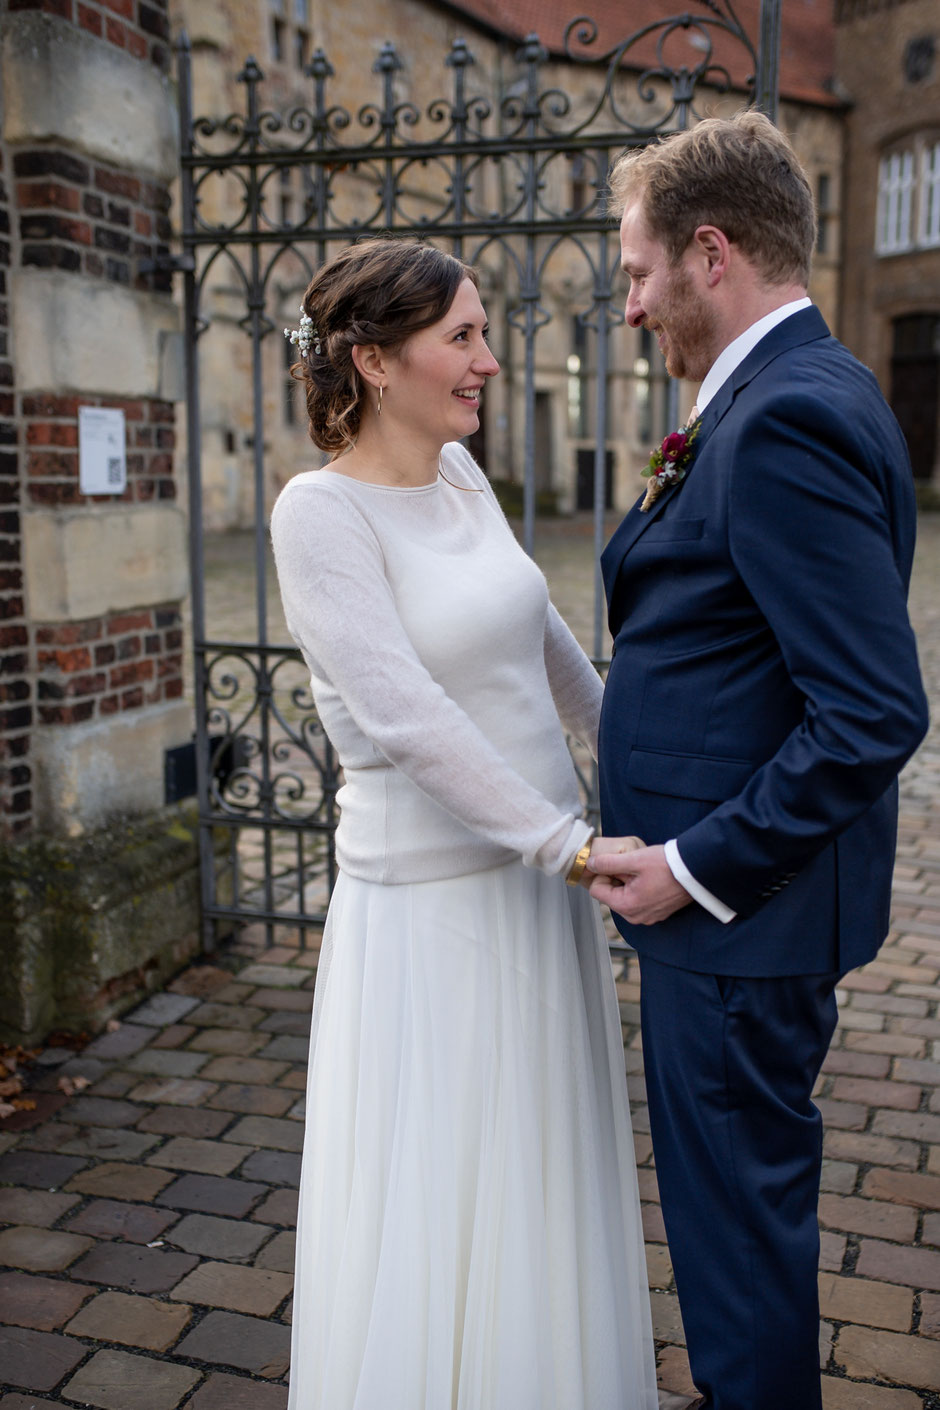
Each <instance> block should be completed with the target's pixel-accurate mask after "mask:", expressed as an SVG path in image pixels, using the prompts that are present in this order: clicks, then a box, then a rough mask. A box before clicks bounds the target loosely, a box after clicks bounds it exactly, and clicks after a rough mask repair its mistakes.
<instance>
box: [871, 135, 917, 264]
mask: <svg viewBox="0 0 940 1410" xmlns="http://www.w3.org/2000/svg"><path fill="white" fill-rule="evenodd" d="M913 209H914V153H913V151H911V150H908V151H906V152H892V153H891V155H890V156H888V157H882V159H881V167H880V170H879V173H878V233H877V236H876V244H875V248H876V249H877V251H878V253H879V254H880V255H896V254H900V253H901V251H902V250H910V249H912V248H913V245H914V225H913V221H912V218H911V217H912V214H913Z"/></svg>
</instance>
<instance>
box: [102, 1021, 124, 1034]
mask: <svg viewBox="0 0 940 1410" xmlns="http://www.w3.org/2000/svg"><path fill="white" fill-rule="evenodd" d="M120 1026H121V1020H120V1019H119V1018H109V1019H108V1021H107V1023H106V1024H105V1026H104V1031H105V1032H106V1033H116V1032H117V1031H118V1029H119V1028H120Z"/></svg>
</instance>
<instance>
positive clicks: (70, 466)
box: [26, 450, 78, 478]
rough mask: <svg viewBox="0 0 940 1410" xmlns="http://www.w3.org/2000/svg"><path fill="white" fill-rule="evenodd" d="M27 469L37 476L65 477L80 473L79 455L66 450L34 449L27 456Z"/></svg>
mask: <svg viewBox="0 0 940 1410" xmlns="http://www.w3.org/2000/svg"><path fill="white" fill-rule="evenodd" d="M26 469H27V472H28V473H29V474H30V475H35V476H36V477H37V478H65V477H68V476H72V475H77V474H78V456H77V454H71V455H69V454H67V453H66V452H64V451H38V450H34V451H30V452H29V454H28V455H27V457H26Z"/></svg>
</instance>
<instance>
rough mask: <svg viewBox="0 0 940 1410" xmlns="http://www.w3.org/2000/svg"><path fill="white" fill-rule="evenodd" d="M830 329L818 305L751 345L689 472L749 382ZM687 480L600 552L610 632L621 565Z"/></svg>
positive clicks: (707, 419) (706, 424)
mask: <svg viewBox="0 0 940 1410" xmlns="http://www.w3.org/2000/svg"><path fill="white" fill-rule="evenodd" d="M829 336H830V334H829V329H828V328H827V327H826V322H825V319H824V318H823V316H822V314H821V313H820V312H819V310H818V308H816V307H815V305H814V306H812V307H811V308H806V309H801V310H800V312H799V313H794V314H792V315H791V316H790V317H789V318H785V319H784V320H783V322H782V323H778V324H777V327H776V328H772V329H771V331H770V332H769V333H768V334H767V335H766V336H765V337H763V338H761V340H760V342H759V343H758V344H757V346H756V347H755V348H752V349H751V351H750V352H749V353H748V355H747V357H746V358H744V360H743V362H740V363H739V364H738V366H737V367H736V368H735V370H734V371H733V372H732V374H731V376H730V377H727V378H726V379H725V381H724V382H722V384H721V386H720V387H719V388H718V391H717V392H716V393H715V395H714V396H713V397H712V399H711V401H710V402H709V403H708V405H707V407H706V408H705V410H704V412H703V413H702V426H701V430H700V431H699V434H698V438H697V448H696V452H695V459H694V460H693V461H692V464H691V466H690V467H689V472H688V473H689V475H694V474H695V466H696V462H697V461H698V459H699V457H700V455H701V453H702V450H703V449H704V447H705V444H706V442H707V441H708V438H709V437H710V436H711V434H712V432H713V431H714V430H715V428H716V426H718V424H719V422H720V421H721V420H722V418H723V417H724V416H725V415H726V414H727V412H728V411H729V410H730V409H731V407H732V405H733V404H734V399H735V397H736V396H737V395H738V393H739V392H740V391H741V390H742V389H743V388H744V387H746V386H747V384H748V383H749V382H751V381H753V379H754V378H755V377H756V376H758V374H759V373H761V372H763V371H764V369H765V368H766V367H767V366H768V365H769V364H770V363H771V362H773V361H774V359H775V358H777V357H779V356H780V354H781V353H784V352H788V351H790V350H791V349H792V348H795V347H799V346H800V345H801V344H803V343H812V342H815V341H816V340H817V339H818V338H827V337H829ZM684 483H685V482H684V481H682V480H680V481H679V483H678V484H675V485H670V486H669V488H668V489H666V490H664V491H663V492H662V494H661V495H660V496H659V498H658V499H657V501H656V503H655V504H654V505H653V506H652V508H651V509H649V510H648V511H647V512H646V513H645V514H643V513H641V511H640V500H637V502H636V504H635V505H634V506H633V508H632V509H631V510H630V511H629V513H628V514H627V516H626V518H625V519H624V520H623V521H622V523H621V524H620V526H619V527H618V528H617V529H616V530H615V532H614V535H613V537H612V538H611V540H610V542H609V543H608V545H607V547H606V548H605V549H604V552H603V553H602V554H601V571H602V574H603V578H604V588H605V590H606V593H607V602H608V604H609V622H610V623H611V632H612V633H613V632H614V627H613V623H614V621H616V610H615V609H616V607H617V603H616V602H615V600H614V597H615V588H616V583H617V578H618V575H619V573H620V565H621V563H622V562H623V560H624V558H625V556H626V555H627V554H628V553H629V552H630V549H631V548H633V546H634V544H635V543H636V542H637V541H638V540H639V539H640V538H642V536H643V534H644V533H645V531H646V530H647V529H648V528H649V526H650V524H652V523H654V522H655V521H656V519H658V517H659V515H660V514H661V513H662V511H663V509H664V508H665V507H666V505H667V504H668V503H669V501H670V499H672V497H673V496H674V495H675V494H676V493H677V491H678V490H679V489H680V488H681V486H682V485H683V484H684Z"/></svg>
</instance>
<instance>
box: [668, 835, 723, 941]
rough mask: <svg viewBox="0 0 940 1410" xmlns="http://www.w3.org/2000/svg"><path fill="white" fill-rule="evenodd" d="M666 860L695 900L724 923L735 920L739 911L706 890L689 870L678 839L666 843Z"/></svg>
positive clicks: (677, 879)
mask: <svg viewBox="0 0 940 1410" xmlns="http://www.w3.org/2000/svg"><path fill="white" fill-rule="evenodd" d="M665 850H666V861H667V862H668V863H669V870H670V871H671V872H672V874H673V876H674V877H675V878H676V881H678V883H679V885H680V886H683V887H684V888H685V890H686V891H688V893H689V895H690V896H691V897H692V900H693V901H698V903H699V905H700V906H704V907H705V909H706V911H709V912H710V913H711V914H712V915H713V916H714V917H715V919H716V920H720V921H721V923H722V925H727V924H728V921H729V920H734V918H735V916H736V915H737V911H733V910H732V909H731V907H730V906H726V905H725V903H724V901H719V899H718V897H717V896H713V895H712V893H711V892H710V891H706V889H705V887H704V886H703V885H702V884H701V882H699V881H696V880H695V877H694V876H693V875H692V873H691V872H690V871H689V869H688V867H687V866H686V864H685V862H684V861H683V860H682V858H681V857H680V856H679V846H678V843H677V842H676V839H675V838H674V837H673V838H670V840H669V841H668V842H667V843H666V849H665Z"/></svg>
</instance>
